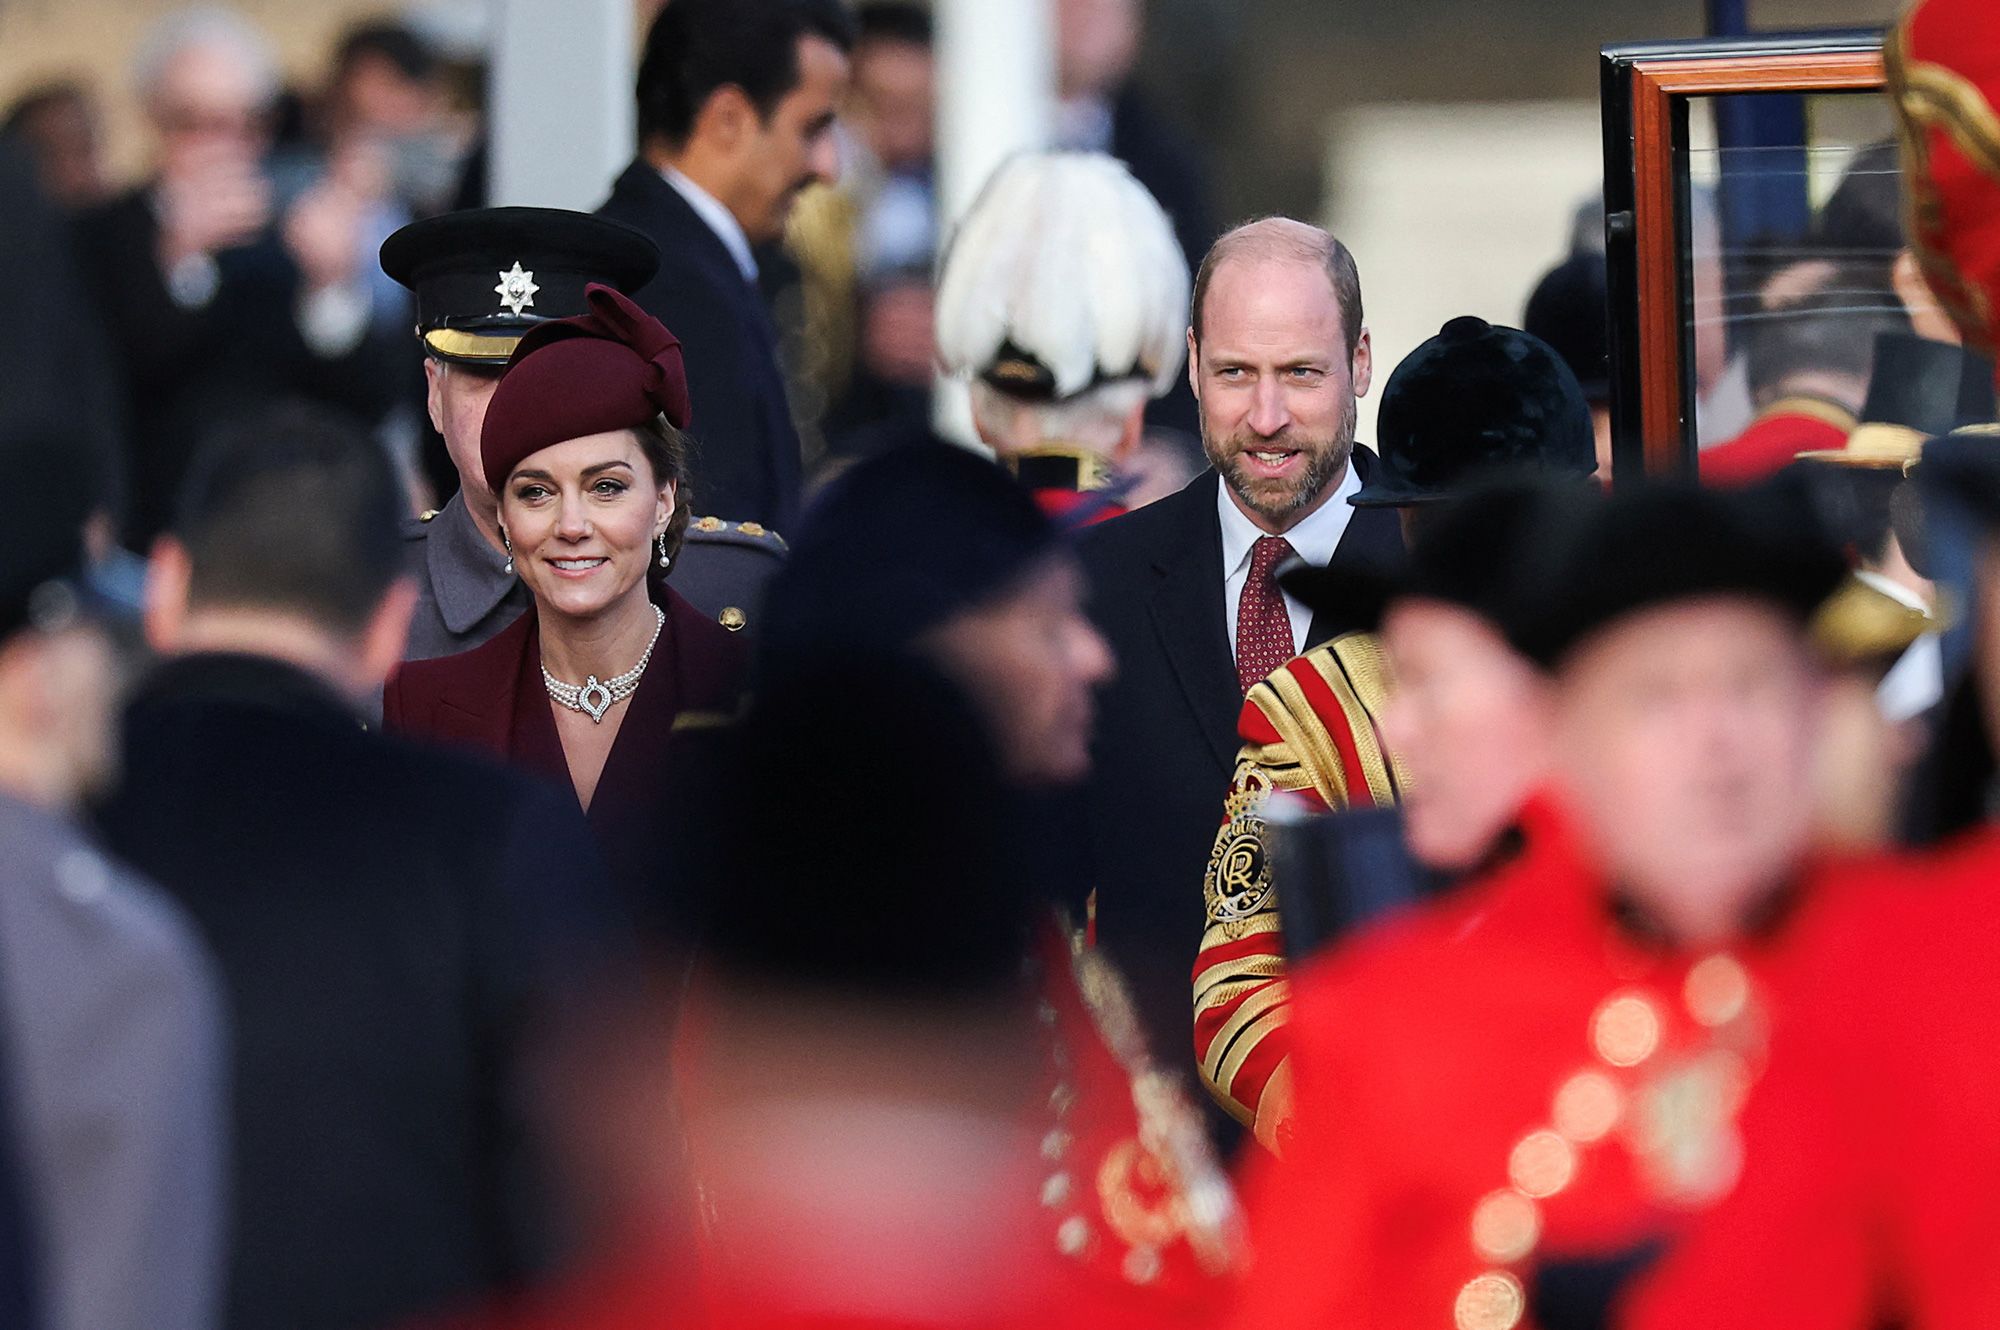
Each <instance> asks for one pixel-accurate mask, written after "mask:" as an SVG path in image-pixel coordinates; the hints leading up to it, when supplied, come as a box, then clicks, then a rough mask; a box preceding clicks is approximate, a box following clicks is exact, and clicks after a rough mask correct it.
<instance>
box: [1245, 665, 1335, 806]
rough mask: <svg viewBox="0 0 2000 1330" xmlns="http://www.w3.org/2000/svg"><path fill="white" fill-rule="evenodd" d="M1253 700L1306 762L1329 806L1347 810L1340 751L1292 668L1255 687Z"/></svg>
mask: <svg viewBox="0 0 2000 1330" xmlns="http://www.w3.org/2000/svg"><path fill="white" fill-rule="evenodd" d="M1250 700H1251V701H1253V702H1255V703H1256V704H1257V709H1258V710H1259V711H1262V712H1263V713H1264V717H1265V719H1267V720H1269V721H1270V722H1271V728H1273V729H1275V730H1276V731H1277V732H1278V733H1279V735H1281V736H1282V737H1283V738H1284V740H1285V742H1286V743H1287V744H1289V745H1290V746H1291V749H1292V751H1293V752H1295V753H1297V754H1299V755H1300V757H1301V758H1302V759H1303V760H1304V764H1305V769H1306V774H1307V775H1309V776H1311V777H1312V783H1313V788H1314V789H1315V790H1316V791H1318V793H1319V797H1320V798H1321V799H1323V800H1324V801H1325V802H1326V806H1327V807H1328V808H1345V807H1347V775H1346V773H1345V772H1344V771H1343V770H1342V769H1341V763H1340V752H1339V750H1338V749H1336V748H1335V747H1334V746H1333V740H1332V738H1331V737H1329V736H1328V734H1327V732H1326V726H1325V725H1324V724H1322V723H1321V721H1320V719H1319V717H1318V716H1315V715H1314V714H1313V709H1312V703H1310V702H1308V701H1307V700H1306V694H1305V690H1304V689H1303V688H1301V687H1299V681H1298V680H1297V679H1295V678H1293V677H1292V672H1291V669H1290V668H1289V667H1287V668H1283V669H1279V670H1277V671H1275V672H1274V673H1273V674H1272V675H1271V677H1270V678H1268V679H1266V680H1264V682H1262V683H1260V684H1258V685H1257V686H1256V687H1255V688H1252V689H1251V690H1250ZM1274 703H1275V705H1273V704H1274Z"/></svg>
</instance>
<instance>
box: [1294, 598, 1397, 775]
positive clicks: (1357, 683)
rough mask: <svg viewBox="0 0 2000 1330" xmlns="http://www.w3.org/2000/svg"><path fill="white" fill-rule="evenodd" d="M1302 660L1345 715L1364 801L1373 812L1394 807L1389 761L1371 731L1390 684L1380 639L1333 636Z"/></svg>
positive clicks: (1360, 635) (1378, 736)
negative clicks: (1364, 783) (1365, 780)
mask: <svg viewBox="0 0 2000 1330" xmlns="http://www.w3.org/2000/svg"><path fill="white" fill-rule="evenodd" d="M1306 659H1307V660H1308V661H1309V662H1311V664H1312V666H1313V668H1314V669H1316V670H1318V671H1319V672H1320V676H1321V677H1322V678H1324V679H1325V680H1326V682H1327V686H1328V687H1330V688H1332V689H1333V695H1334V696H1335V697H1336V698H1338V699H1339V700H1340V706H1341V710H1343V711H1344V712H1346V713H1347V729H1348V732H1349V733H1350V734H1351V735H1353V737H1354V751H1355V752H1356V753H1358V754H1360V757H1361V771H1362V774H1363V775H1364V776H1366V777H1367V778H1368V795H1369V799H1370V800H1371V801H1372V802H1373V803H1374V804H1375V805H1376V807H1378V808H1379V807H1382V806H1384V805H1386V804H1392V803H1394V802H1395V801H1396V788H1397V782H1396V781H1395V780H1393V779H1392V778H1391V777H1390V774H1389V762H1390V758H1389V756H1388V754H1387V752H1386V750H1385V749H1384V748H1383V746H1382V736H1381V734H1380V732H1379V731H1377V730H1376V728H1375V718H1376V717H1377V716H1380V715H1381V714H1382V707H1383V706H1384V704H1386V703H1387V702H1388V700H1389V690H1390V688H1392V687H1393V686H1394V684H1395V677H1394V675H1393V674H1392V673H1391V672H1390V669H1389V659H1388V657H1387V656H1385V655H1383V654H1382V643H1381V640H1380V639H1379V638H1377V637H1376V636H1375V635H1374V634H1373V633H1349V634H1347V635H1346V636H1344V637H1337V638H1335V639H1334V640H1333V641H1331V642H1329V643H1327V644H1326V646H1324V647H1322V648H1321V649H1320V650H1318V651H1315V652H1313V653H1312V654H1311V655H1310V656H1307V657H1306ZM1329 666H1333V667H1334V668H1331V669H1329V668H1328V667H1329Z"/></svg>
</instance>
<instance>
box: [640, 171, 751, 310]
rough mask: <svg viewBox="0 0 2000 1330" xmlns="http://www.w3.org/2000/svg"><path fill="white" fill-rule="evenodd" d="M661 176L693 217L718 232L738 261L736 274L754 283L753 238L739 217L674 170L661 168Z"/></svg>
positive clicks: (730, 253) (725, 247)
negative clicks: (751, 239) (692, 213)
mask: <svg viewBox="0 0 2000 1330" xmlns="http://www.w3.org/2000/svg"><path fill="white" fill-rule="evenodd" d="M660 174H661V176H663V177H664V178H665V179H666V182H667V183H668V184H670V185H672V186H673V187H674V190H675V192H676V193H678V194H679V195H680V196H681V197H682V198H684V199H686V200H687V205H688V207H690V208H693V209H694V215H695V216H697V217H699V218H701V220H702V221H704V222H706V223H708V229H709V230H711V231H713V232H715V236H716V239H718V240H720V241H721V242H722V247H723V248H724V249H726V250H728V251H729V257H730V258H732V259H735V260H736V268H737V271H739V272H741V273H742V274H743V280H744V281H746V282H755V281H756V280H757V256H756V255H755V254H752V253H751V252H750V237H749V236H747V235H745V234H744V233H743V224H742V223H741V222H739V221H737V220H736V214H735V213H733V212H731V211H729V209H728V208H727V207H726V206H724V204H723V202H722V200H721V199H718V198H717V197H715V195H713V194H711V193H709V192H708V191H707V190H705V189H703V188H702V187H701V186H700V185H697V184H696V183H695V182H694V181H692V180H690V179H688V178H687V177H686V176H684V175H682V174H681V173H680V172H679V171H677V170H675V169H674V168H673V167H671V166H663V167H661V168H660Z"/></svg>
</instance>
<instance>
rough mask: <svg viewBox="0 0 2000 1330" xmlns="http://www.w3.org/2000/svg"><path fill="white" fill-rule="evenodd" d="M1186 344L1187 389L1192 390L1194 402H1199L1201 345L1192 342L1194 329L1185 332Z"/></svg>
mask: <svg viewBox="0 0 2000 1330" xmlns="http://www.w3.org/2000/svg"><path fill="white" fill-rule="evenodd" d="M1187 343H1188V387H1190V388H1192V389H1194V400H1195V401H1197V402H1199V401H1200V400H1201V343H1199V342H1197V341H1195V340H1194V329H1193V328H1192V327H1190V328H1189V329H1188V330H1187Z"/></svg>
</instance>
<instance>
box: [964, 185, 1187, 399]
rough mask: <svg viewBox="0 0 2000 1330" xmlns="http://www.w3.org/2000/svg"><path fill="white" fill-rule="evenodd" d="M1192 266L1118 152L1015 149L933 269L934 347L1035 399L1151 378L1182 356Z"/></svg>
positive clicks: (1172, 372) (1000, 386)
mask: <svg viewBox="0 0 2000 1330" xmlns="http://www.w3.org/2000/svg"><path fill="white" fill-rule="evenodd" d="M1187 315H1188V267H1187V259H1186V257H1185V256H1183V255H1182V253H1181V249H1180V245H1179V243H1178V242H1177V241H1176V240H1175V238H1174V229H1173V225H1172V223H1170V222H1169V221H1168V220H1167V215H1166V213H1165V212H1163V211H1162V210H1161V208H1160V205H1159V204H1158V203H1157V202H1156V201H1155V200H1154V198H1153V196H1152V195H1151V194H1149V193H1147V192H1146V188H1145V186H1143V185H1141V184H1140V183H1139V182H1138V181H1137V180H1135V179H1133V178H1132V173H1131V172H1129V171H1127V170H1126V169H1125V166H1124V164H1123V163H1121V162H1119V161H1118V160H1117V159H1116V158H1113V157H1109V156H1106V155H1105V154H1103V153H1097V152H1029V153H1021V154H1018V155H1016V156H1013V157H1010V158H1008V159H1007V160H1006V161H1005V162H1003V163H1001V165H1000V168H999V169H998V170H997V171H995V172H994V173H993V176H992V178H991V179H989V180H988V181H987V182H986V186H985V188H984V189H982V190H981V191H980V193H979V197H978V198H977V199H976V200H974V202H973V205H972V207H971V209H970V210H969V211H968V212H967V213H966V215H965V219H964V220H963V221H962V222H961V223H960V224H959V227H958V231H957V234H956V235H954V236H953V238H952V241H951V245H950V248H949V249H948V250H947V251H946V253H945V256H944V264H943V271H942V273H941V275H940V276H939V279H938V294H937V346H938V358H939V360H940V361H941V362H942V364H943V365H944V368H945V369H946V370H947V371H948V372H951V373H959V374H968V375H971V376H974V377H976V378H980V379H983V380H984V381H985V382H986V383H987V384H989V385H990V386H992V387H993V388H995V389H997V390H998V391H1001V392H1004V393H1008V394H1009V395H1011V396H1016V397H1020V398H1023V399H1026V400H1030V401H1033V400H1044V401H1061V400H1063V399H1065V398H1069V397H1073V396H1075V395H1076V394H1078V393H1080V392H1083V391H1085V390H1087V389H1089V388H1092V387H1095V386H1096V385H1098V384H1101V383H1105V382H1111V381H1116V380H1122V379H1142V380H1145V381H1147V383H1148V385H1149V387H1150V390H1151V393H1152V395H1153V396H1155V397H1158V396H1159V395H1161V394H1162V393H1164V392H1166V391H1167V390H1168V389H1169V388H1171V387H1172V386H1173V384H1174V381H1175V379H1177V378H1178V377H1179V376H1180V372H1181V365H1182V363H1183V361H1184V360H1185V358H1186V354H1187V342H1186V332H1187Z"/></svg>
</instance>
